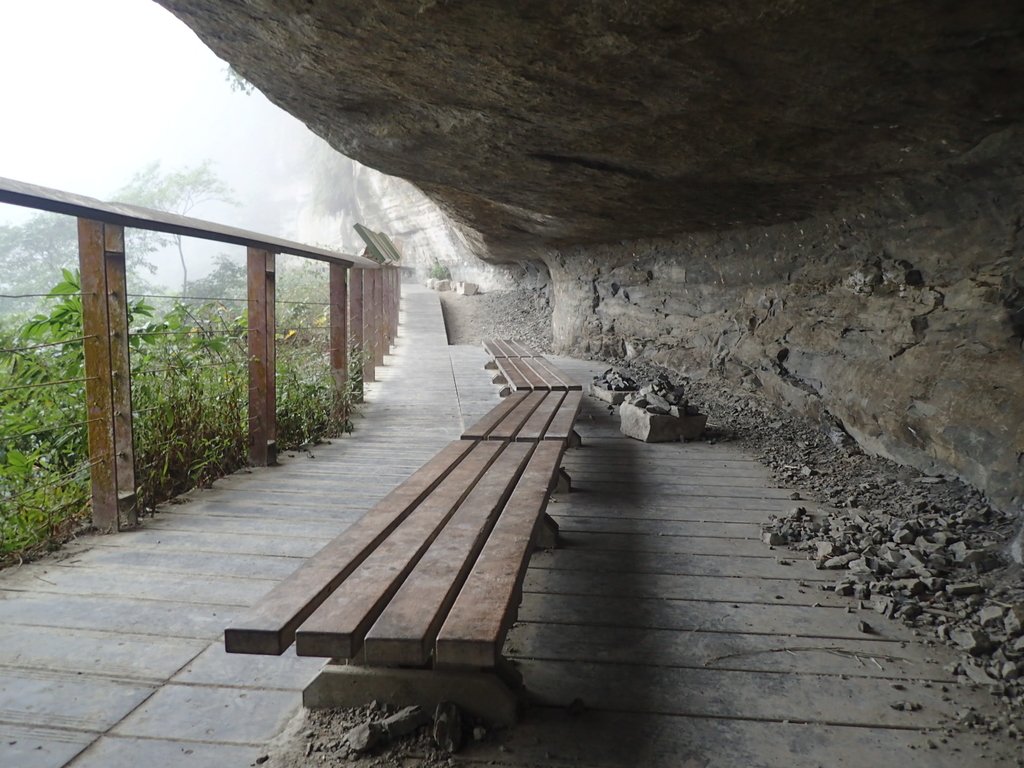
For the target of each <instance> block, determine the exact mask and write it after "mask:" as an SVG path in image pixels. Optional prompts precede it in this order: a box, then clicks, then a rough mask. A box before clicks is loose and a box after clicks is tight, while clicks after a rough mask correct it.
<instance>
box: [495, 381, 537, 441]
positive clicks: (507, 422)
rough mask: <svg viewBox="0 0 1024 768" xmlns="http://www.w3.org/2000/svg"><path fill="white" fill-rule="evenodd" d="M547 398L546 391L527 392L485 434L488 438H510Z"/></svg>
mask: <svg viewBox="0 0 1024 768" xmlns="http://www.w3.org/2000/svg"><path fill="white" fill-rule="evenodd" d="M546 398H547V392H545V391H542V390H538V391H531V392H529V393H528V394H527V395H526V397H525V398H523V401H522V403H521V404H520V406H519V407H518V408H516V409H515V410H513V411H512V412H511V413H509V414H508V416H506V417H505V418H504V419H502V420H501V423H500V424H498V426H496V427H495V428H494V429H493V430H492V431H491V433H490V434H489V435H488V436H487V439H488V440H511V439H512V438H513V437H515V435H516V433H517V432H519V430H520V428H521V427H522V426H523V424H525V423H526V422H527V421H528V420H529V418H530V416H532V415H533V412H534V411H535V410H537V408H538V407H540V405H541V403H543V402H544V400H545V399H546Z"/></svg>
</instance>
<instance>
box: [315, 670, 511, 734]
mask: <svg viewBox="0 0 1024 768" xmlns="http://www.w3.org/2000/svg"><path fill="white" fill-rule="evenodd" d="M521 690H522V678H521V677H519V675H518V672H515V670H514V669H513V668H512V667H511V665H503V666H501V667H498V668H496V669H494V670H487V671H482V670H467V671H463V670H454V669H405V668H399V667H363V666H357V665H355V664H346V663H344V662H341V663H335V662H331V663H330V664H328V665H327V666H326V667H324V669H323V671H321V672H320V674H319V675H317V677H316V679H314V680H313V682H311V683H310V684H309V685H308V686H306V689H305V690H304V691H303V692H302V703H303V704H304V705H305V706H307V707H309V708H310V709H331V708H334V707H362V706H365V705H366V704H368V703H370V702H371V701H380V702H384V703H387V704H391V705H393V706H396V707H407V706H411V705H413V704H417V705H419V706H420V707H422V708H423V710H424V711H426V712H430V713H432V712H433V711H434V710H435V709H436V708H437V705H438V704H439V703H441V702H442V701H450V702H453V703H455V704H457V705H458V706H459V707H460V708H462V709H464V710H466V711H467V712H469V713H471V714H473V715H476V716H477V717H480V718H483V719H484V720H485V721H487V722H489V723H491V724H492V725H496V726H509V725H514V724H515V722H516V720H517V719H518V717H519V709H520V703H521V699H522V697H521V694H520V692H521Z"/></svg>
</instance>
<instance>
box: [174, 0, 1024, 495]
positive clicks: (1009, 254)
mask: <svg viewBox="0 0 1024 768" xmlns="http://www.w3.org/2000/svg"><path fill="white" fill-rule="evenodd" d="M160 2H161V3H162V4H163V5H165V6H166V7H168V8H169V9H171V10H172V11H173V12H174V13H176V14H177V15H178V16H179V17H181V18H182V19H184V20H185V21H186V23H188V24H189V25H190V26H191V27H192V28H193V29H195V30H196V31H197V33H198V34H199V35H200V37H201V38H202V39H203V40H204V41H205V42H206V43H207V44H208V45H210V47H211V48H213V49H214V50H215V51H216V52H217V53H218V54H219V55H221V56H222V57H224V58H226V59H227V60H229V61H231V62H232V64H233V65H234V66H235V68H236V69H237V70H238V71H239V72H240V73H241V74H242V75H243V76H244V77H246V78H248V79H249V80H251V81H252V82H253V83H255V84H256V85H257V86H258V87H259V88H260V89H261V90H262V91H263V92H264V93H266V94H267V95H268V96H269V97H270V98H271V100H273V101H275V102H276V103H278V104H279V105H281V106H283V107H284V108H285V109H287V110H288V111H289V112H291V113H293V114H295V115H296V116H298V117H299V118H300V119H302V120H303V121H304V122H306V123H307V124H308V125H310V126H311V127H312V128H313V129H314V130H315V131H316V132H318V133H319V134H320V135H322V136H324V137H325V138H326V139H327V140H328V141H329V142H330V143H331V144H332V145H333V146H334V147H336V148H338V149H340V150H342V151H343V152H345V153H346V154H349V155H351V156H352V157H355V158H356V159H358V160H360V161H361V162H364V163H366V164H368V165H370V166H372V167H374V168H377V169H380V170H383V171H385V172H388V173H392V174H395V175H398V176H401V177H403V178H406V179H409V180H411V181H413V182H414V183H415V184H416V185H417V186H418V187H419V188H421V189H422V190H423V191H425V192H426V193H427V194H428V195H429V196H430V197H432V198H433V199H434V200H435V201H436V202H437V203H438V204H439V205H440V207H441V209H442V210H443V211H445V212H446V213H448V214H450V215H451V216H452V217H454V219H455V220H456V221H457V222H459V223H460V224H461V225H462V227H461V232H462V236H463V237H462V241H463V242H464V244H465V245H466V247H467V248H469V249H471V250H473V251H474V252H476V253H478V254H480V255H482V256H485V257H487V258H490V259H492V260H496V261H501V260H525V259H528V258H543V259H544V261H545V262H546V264H547V266H548V268H549V270H550V274H551V278H552V283H553V297H554V307H555V310H554V334H555V344H556V347H557V348H558V349H560V350H561V351H574V352H586V353H590V354H595V355H602V356H606V357H620V356H627V357H633V356H640V357H644V358H648V359H651V360H655V361H658V362H661V363H664V364H665V365H668V366H669V367H671V368H673V369H675V370H680V371H684V372H687V373H690V374H694V375H696V374H699V373H700V372H701V371H706V370H713V371H718V372H721V373H724V374H726V375H729V376H732V377H735V378H741V379H743V380H744V381H745V382H746V383H748V384H749V385H750V386H752V387H757V388H761V389H762V390H763V391H765V392H767V393H769V394H771V395H773V396H774V397H775V398H776V399H778V400H781V401H783V402H787V403H789V404H791V405H793V406H796V407H797V408H800V409H803V410H805V411H808V412H811V413H820V414H825V413H826V412H827V413H828V414H831V415H832V417H834V418H835V419H838V420H839V421H840V422H841V424H842V426H843V427H844V428H845V430H846V432H847V433H849V435H852V436H853V437H854V438H856V440H857V441H858V442H859V443H860V444H861V445H862V446H864V447H865V448H867V449H868V450H870V451H873V452H876V453H878V454H880V455H883V456H888V457H892V458H893V459H895V460H897V461H900V462H903V463H907V464H910V465H912V466H915V467H917V468H919V469H922V470H924V471H925V472H927V473H929V474H932V475H937V474H942V473H946V474H954V475H957V476H960V477H963V478H965V479H967V480H968V481H970V482H972V483H974V484H976V485H977V486H978V487H980V488H982V489H984V490H985V491H987V492H988V493H989V494H990V495H991V496H992V498H993V499H994V500H995V501H997V502H998V503H999V504H1001V505H1002V506H1003V507H1005V508H1014V509H1019V507H1020V505H1021V500H1022V499H1024V398H1021V397H1020V394H1019V393H1020V392H1022V391H1024V366H1022V364H1021V362H1022V361H1021V341H1022V338H1024V268H1022V266H1021V265H1022V263H1024V240H1022V238H1021V229H1022V227H1021V221H1022V211H1021V204H1020V202H1019V201H1020V200H1021V199H1024V171H1022V165H1024V164H1022V158H1021V155H1022V152H1024V140H1022V138H1021V134H1020V132H1019V127H1020V125H1021V123H1022V118H1024V89H1021V88H1020V87H1019V83H1020V82H1021V81H1022V79H1024V46H1022V45H1021V44H1020V41H1021V35H1022V32H1024V5H1022V4H1019V3H1017V4H1014V3H1006V2H1000V1H998V0H981V1H980V2H974V3H961V4H956V3H946V4H934V3H927V2H909V3H898V4H893V3H889V2H883V0H865V1H864V2H861V3H856V4H851V5H849V6H844V7H843V9H842V12H841V13H838V12H837V11H836V9H835V8H834V7H832V6H828V5H819V4H813V3H792V2H788V1H784V0H771V1H769V2H765V3H758V4H736V3H725V4H694V3H684V2H680V1H678V0H676V1H669V0H652V2H648V3H620V2H614V1H613V0H593V1H592V2H586V3H573V4H558V3H554V4H552V3H527V4H525V5H524V4H510V3H504V2H499V0H481V2H477V3H452V2H445V3H439V2H434V1H433V0H423V1H422V2H419V3H398V2H388V1H387V0H369V1H365V2H355V0H334V2H319V3H309V2H300V0H224V2H219V3H216V4H212V3H209V2H205V1H204V0H160ZM654 238H657V239H654ZM600 243H614V244H615V245H599V244H600ZM460 277H461V279H475V278H470V277H469V276H466V275H462V276H460Z"/></svg>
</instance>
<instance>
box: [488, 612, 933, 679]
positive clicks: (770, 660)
mask: <svg viewBox="0 0 1024 768" xmlns="http://www.w3.org/2000/svg"><path fill="white" fill-rule="evenodd" d="M775 607H776V606H771V608H773V609H774V608H775ZM833 613H837V614H842V615H847V614H844V613H843V612H842V611H838V610H834V611H833ZM525 615H526V614H525V612H524V610H523V608H520V610H519V619H518V621H517V623H516V626H515V627H514V628H513V629H512V630H511V631H510V632H509V634H508V640H507V641H506V644H505V653H506V654H507V655H509V656H511V657H513V658H527V659H550V660H558V661H571V660H578V661H589V662H599V663H615V664H640V665H645V664H647V665H656V666H666V667H698V668H701V667H704V668H713V669H728V670H733V671H736V670H742V671H748V672H786V673H788V674H794V675H854V676H856V677H877V678H883V679H899V678H903V679H906V678H910V679H913V680H931V681H933V682H952V681H953V675H951V674H949V673H948V672H946V671H945V670H943V669H942V667H941V666H939V665H938V664H936V663H934V661H933V660H930V658H929V657H928V656H927V655H925V653H924V652H923V649H921V647H920V646H915V645H910V644H908V645H906V646H901V647H898V648H894V647H893V643H891V642H885V641H879V640H872V639H870V638H869V637H866V636H865V635H863V634H862V635H860V636H859V637H853V638H843V639H841V640H835V639H828V638H826V639H825V640H824V641H822V639H817V638H813V637H812V638H806V637H805V638H798V637H791V636H790V635H788V634H785V633H781V634H766V633H758V634H745V633H739V632H723V631H718V630H712V631H705V628H704V627H703V626H695V627H692V628H690V629H688V630H686V631H680V630H678V629H652V628H650V627H619V626H592V625H578V626H577V625H566V624H534V623H531V622H529V621H527V620H525V619H524V616H525ZM855 623H856V622H854V624H855ZM872 660H873V661H872Z"/></svg>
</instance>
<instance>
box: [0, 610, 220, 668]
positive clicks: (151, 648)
mask: <svg viewBox="0 0 1024 768" xmlns="http://www.w3.org/2000/svg"><path fill="white" fill-rule="evenodd" d="M207 644H208V641H206V640H199V639H196V640H190V639H186V638H176V637H161V636H154V635H151V634H150V635H135V634H129V633H126V632H118V631H97V630H90V629H80V628H78V629H67V628H63V627H40V626H25V625H23V624H0V660H2V662H0V663H2V664H3V665H5V666H11V667H27V668H30V669H44V670H60V671H65V672H70V673H79V672H82V671H88V672H89V673H90V674H94V675H112V676H115V677H121V678H125V677H127V678H137V679H139V680H143V681H148V682H153V681H156V682H159V681H163V680H166V679H167V678H169V677H170V676H171V675H173V674H175V673H176V672H177V671H178V670H179V669H181V668H182V667H183V666H185V665H186V664H187V663H188V662H189V661H191V660H192V659H193V658H194V657H195V656H196V654H198V653H200V652H201V651H202V650H203V649H204V648H205V647H206V646H207Z"/></svg>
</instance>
